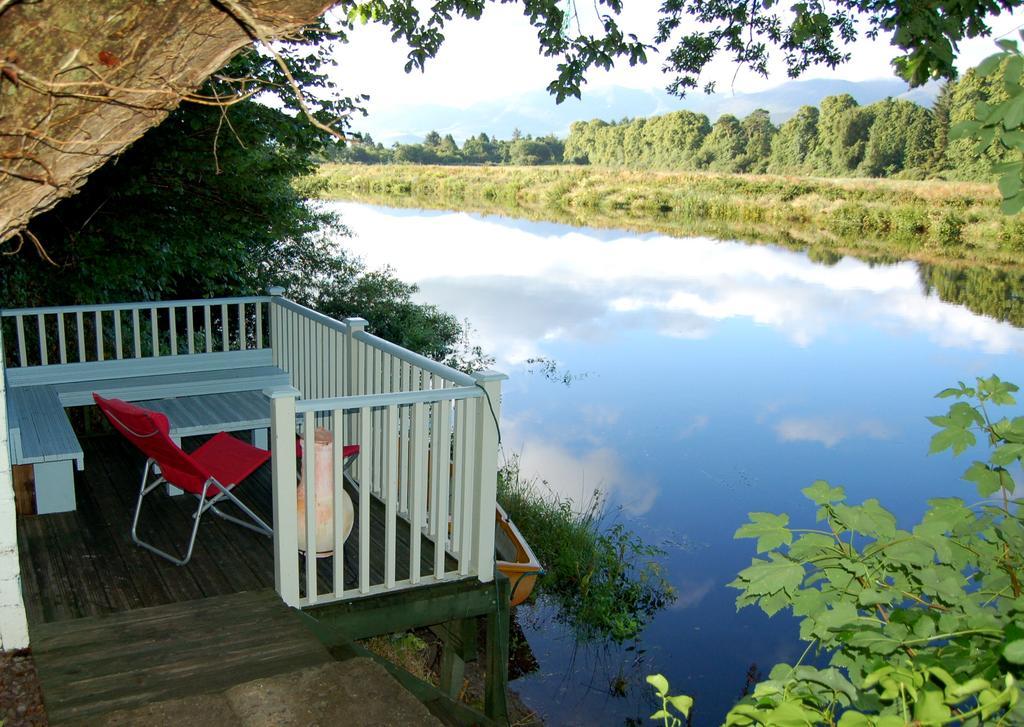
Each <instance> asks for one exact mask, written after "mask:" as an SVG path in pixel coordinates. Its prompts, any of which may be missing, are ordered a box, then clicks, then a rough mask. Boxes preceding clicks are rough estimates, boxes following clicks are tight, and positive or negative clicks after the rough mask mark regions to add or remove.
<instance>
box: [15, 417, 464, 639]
mask: <svg viewBox="0 0 1024 727" xmlns="http://www.w3.org/2000/svg"><path fill="white" fill-rule="evenodd" d="M82 441H83V447H84V449H85V452H86V455H87V458H88V462H89V466H88V467H87V468H86V470H85V471H84V472H80V473H78V474H77V479H76V493H77V498H78V502H79V509H78V510H77V511H76V512H73V513H59V514H54V515H42V516H28V517H20V518H19V520H18V539H19V544H20V547H19V553H20V558H21V566H22V572H23V579H24V583H25V587H24V594H25V599H26V607H27V610H28V617H29V622H30V623H32V624H36V623H42V622H52V621H59V620H63V619H70V618H79V617H82V616H87V615H90V614H99V613H115V612H119V611H124V610H130V609H138V608H143V607H149V606H158V605H162V604H168V603H174V602H179V601H190V600H194V599H198V598H203V597H211V596H222V595H226V594H229V593H234V592H239V591H249V590H257V589H261V588H265V587H268V586H270V587H272V586H273V584H274V552H273V541H272V540H271V539H270V538H267V537H266V536H263V535H260V534H258V533H255V532H252V531H250V530H247V529H245V528H240V527H238V526H237V525H234V524H232V523H229V522H225V521H223V520H221V519H220V518H218V517H216V516H214V515H213V514H212V513H207V514H206V515H205V516H204V517H203V521H202V523H201V525H200V528H199V536H198V538H197V541H196V550H195V553H194V554H193V558H192V561H191V562H190V563H188V564H187V565H186V566H183V567H179V566H175V565H173V564H171V563H169V562H167V561H165V560H163V559H162V558H160V557H158V556H156V555H154V554H152V553H150V552H148V551H146V550H144V549H142V548H140V547H139V546H137V545H136V544H135V543H134V542H132V540H131V537H130V528H131V518H132V514H133V510H134V506H135V500H136V498H137V496H138V483H139V478H140V476H141V473H142V467H143V464H144V458H143V457H142V456H141V455H140V454H139V453H138V452H136V451H135V450H134V449H133V448H132V447H131V445H129V444H128V443H126V442H124V441H123V440H122V439H121V438H119V437H117V436H116V435H109V436H107V435H104V436H96V437H88V438H83V440H82ZM195 445H196V442H195V441H188V440H186V442H185V447H186V449H191V448H193V447H194V446H195ZM347 487H348V489H349V494H350V495H352V496H353V500H354V501H355V502H358V500H359V498H358V497H357V496H356V491H355V490H354V489H353V488H352V487H351V485H347ZM239 496H240V497H241V498H242V500H243V501H244V502H246V503H247V504H248V505H250V506H251V507H252V508H253V510H254V511H255V512H256V513H257V514H258V515H259V516H260V517H262V518H264V520H266V521H267V522H270V521H271V519H272V507H271V473H270V468H269V466H264V467H263V468H261V469H259V470H257V471H256V472H255V473H253V475H252V476H251V477H250V478H249V479H248V480H246V482H245V483H244V484H243V485H242V487H241V488H240V489H239ZM194 502H195V500H194V499H193V498H191V497H187V496H179V497H168V496H166V495H165V493H163V492H154V493H152V494H151V495H150V496H149V497H147V498H146V504H145V506H144V508H143V518H142V525H143V527H141V528H140V534H141V535H143V537H149V538H151V539H152V540H153V542H154V544H155V545H157V546H158V547H162V548H170V547H177V548H180V547H182V545H183V544H184V543H185V542H186V541H187V537H188V526H189V524H190V517H191V512H192V510H191V508H192V506H193V503H194ZM372 504H373V507H372V511H371V517H370V524H371V537H370V542H371V548H372V553H371V558H370V568H371V574H370V582H371V584H378V583H383V580H384V552H385V549H384V517H385V510H384V506H383V504H382V503H380V502H379V501H378V500H376V499H373V500H372ZM356 527H358V518H357V519H356ZM397 532H398V547H397V549H396V550H397V552H396V564H397V575H398V578H399V579H402V578H405V577H407V576H408V562H409V555H408V554H409V527H408V524H407V523H406V522H405V521H404V520H399V523H398V527H397ZM358 542H359V537H358V532H357V531H353V534H352V535H350V536H349V538H348V540H347V541H346V543H345V549H344V557H345V581H346V584H345V585H346V589H352V588H355V587H356V586H357V577H358V557H357V553H356V548H357V544H358ZM421 550H422V562H423V566H422V573H423V574H424V575H427V574H431V573H432V572H433V543H432V542H431V541H430V540H429V539H428V538H425V537H424V539H423V543H422V547H421ZM297 557H298V556H297ZM300 563H301V559H300ZM332 565H333V563H332V558H321V559H319V560H318V563H317V570H318V581H319V588H320V592H321V593H323V594H326V593H329V592H330V589H331V586H332V583H331V580H330V579H331V572H332ZM454 567H456V562H455V560H454V559H451V558H449V568H454Z"/></svg>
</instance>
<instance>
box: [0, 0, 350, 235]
mask: <svg viewBox="0 0 1024 727" xmlns="http://www.w3.org/2000/svg"><path fill="white" fill-rule="evenodd" d="M335 1H336V0H335ZM333 4H334V2H332V1H331V0H224V2H223V3H220V2H214V0H163V1H162V2H157V1H156V0H73V1H70V2H69V1H68V0H36V1H35V2H20V1H19V0H0V243H3V242H5V241H10V240H11V239H12V238H15V241H13V242H12V244H14V245H17V244H19V243H18V242H17V238H19V237H20V234H21V233H22V232H23V231H24V229H25V227H26V225H27V224H28V222H29V220H30V219H32V217H33V216H35V215H36V214H38V213H40V212H43V211H45V210H48V209H50V208H51V207H53V206H54V205H55V204H57V202H58V201H60V200H61V199H63V198H65V197H69V196H71V195H72V194H74V193H75V191H76V190H77V189H78V188H79V187H81V186H82V184H83V183H84V182H85V180H86V178H87V177H88V176H89V175H90V174H91V173H92V172H94V171H95V170H96V169H98V168H99V167H100V166H102V165H103V164H104V163H105V162H106V161H107V160H108V159H110V158H111V157H113V156H116V155H117V154H119V153H121V152H122V151H124V149H125V148H126V147H127V146H128V145H129V144H131V143H132V142H133V141H135V140H136V139H137V138H139V137H140V136H142V134H143V133H145V132H146V130H148V129H149V128H151V127H153V126H156V125H157V124H159V123H160V122H161V121H163V119H164V118H165V117H166V116H167V114H168V113H170V111H172V110H173V109H174V108H175V107H176V106H177V105H178V104H179V103H180V102H181V101H182V99H183V98H185V97H187V96H188V94H190V93H191V92H194V91H195V90H196V88H198V87H199V85H200V84H201V83H202V82H203V81H204V80H205V79H206V78H207V77H208V76H209V75H210V74H212V73H213V72H215V71H216V70H217V69H219V68H221V67H222V66H224V64H225V63H227V61H228V60H229V59H230V58H231V56H233V55H234V54H235V53H236V52H237V51H238V50H239V49H240V48H242V47H244V46H245V45H247V44H249V43H250V42H252V36H251V35H250V26H251V24H252V23H253V21H255V22H256V23H258V26H259V28H260V35H261V36H267V35H271V34H272V35H273V36H274V37H280V36H282V35H284V34H287V33H289V32H292V31H294V30H296V29H297V28H299V27H301V26H302V25H305V24H307V23H309V22H311V21H313V20H315V19H316V18H317V17H318V16H319V15H321V14H322V13H323V12H325V10H326V9H327V8H328V7H330V6H331V5H333ZM232 8H234V10H235V14H232V11H231V9H232ZM236 15H241V16H244V18H245V20H246V21H248V24H247V23H244V22H243V21H242V20H240V19H239V18H238V17H236ZM10 246H11V245H8V246H7V247H10Z"/></svg>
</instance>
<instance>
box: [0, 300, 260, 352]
mask: <svg viewBox="0 0 1024 727" xmlns="http://www.w3.org/2000/svg"><path fill="white" fill-rule="evenodd" d="M270 301H271V298H270V297H267V296H247V297H236V298H218V299H201V300H176V301H150V302H140V303H109V304H98V305H74V306H54V307H49V308H16V309H7V310H0V326H2V331H3V338H4V340H5V341H6V342H7V353H6V355H5V361H3V363H4V364H5V365H6V366H7V367H24V366H47V365H49V364H58V363H59V364H66V363H75V362H86V361H106V360H118V359H133V358H134V359H140V358H151V357H158V356H177V355H179V354H196V353H211V352H213V351H237V350H243V349H259V348H264V347H266V346H268V345H269V343H270V341H269V338H268V335H267V324H266V319H267V317H268V316H267V306H269V305H270Z"/></svg>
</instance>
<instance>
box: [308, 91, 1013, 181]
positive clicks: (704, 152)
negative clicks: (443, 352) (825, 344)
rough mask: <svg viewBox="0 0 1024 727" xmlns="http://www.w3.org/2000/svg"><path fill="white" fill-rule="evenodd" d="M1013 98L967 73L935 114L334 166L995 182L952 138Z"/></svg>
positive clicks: (752, 120)
mask: <svg viewBox="0 0 1024 727" xmlns="http://www.w3.org/2000/svg"><path fill="white" fill-rule="evenodd" d="M1004 98H1005V91H1004V90H1003V83H1002V79H1001V78H1000V77H999V76H998V75H996V76H990V77H988V78H982V77H980V76H978V75H977V74H976V73H975V72H974V71H968V72H967V73H966V74H965V75H964V76H963V77H962V78H961V79H959V80H957V81H950V82H947V83H946V84H945V85H943V87H942V89H941V90H940V92H939V94H938V96H937V98H936V99H935V102H934V104H933V105H932V107H931V108H926V107H924V106H921V105H919V104H917V103H914V102H912V101H908V100H905V99H899V98H888V99H884V100H882V101H878V102H875V103H872V104H868V105H864V106H862V105H860V104H858V102H857V101H856V99H854V98H853V96H851V95H849V94H841V95H836V96H828V97H826V98H825V99H823V100H822V101H821V104H820V106H817V107H816V106H810V105H808V106H803V107H801V108H800V109H798V110H797V112H796V113H795V114H794V115H793V116H792V117H790V118H789V119H788V120H786V121H785V122H783V123H782V124H781V125H776V124H775V123H773V122H772V119H771V116H770V114H769V112H768V111H766V110H764V109H757V110H755V111H753V112H752V113H750V114H749V115H747V116H746V117H744V118H739V117H737V116H734V115H732V114H724V115H722V116H720V117H719V118H718V120H717V121H715V122H714V123H713V124H712V123H711V120H710V119H709V118H708V117H707V116H706V115H705V114H701V113H695V112H692V111H674V112H671V113H668V114H663V115H660V116H652V117H648V118H634V119H623V120H622V121H619V122H608V121H602V120H599V119H595V120H593V121H579V122H576V123H574V124H572V126H571V128H570V131H569V134H568V136H567V137H566V139H565V140H564V141H563V140H561V139H559V138H557V137H556V136H554V135H548V136H543V137H537V138H534V137H531V136H529V135H522V134H519V133H518V132H516V133H515V134H513V137H512V138H511V139H509V140H500V139H497V138H493V137H490V136H488V135H487V134H485V133H481V134H479V135H477V136H473V137H470V138H468V139H466V141H465V142H464V143H463V144H462V146H461V147H460V146H459V144H458V143H457V142H456V140H455V139H454V138H453V137H452V135H451V134H448V135H446V136H441V135H440V134H439V133H437V132H431V133H430V134H428V135H427V136H426V138H425V139H424V141H423V142H422V143H419V144H395V145H393V146H392V147H390V148H386V147H384V145H383V144H379V143H377V144H375V143H373V141H372V139H369V138H368V137H367V138H366V139H365V140H364V141H363V142H362V143H354V144H350V145H349V146H344V147H343V146H340V145H339V146H337V147H335V148H333V149H331V150H329V151H328V152H327V154H326V157H327V160H328V161H338V162H350V163H363V164H386V163H399V164H401V163H404V164H507V165H517V166H530V165H542V164H559V163H568V164H593V165H599V166H606V167H622V168H631V169H657V170H678V171H696V170H709V171H716V172H725V173H752V174H760V173H769V174H797V175H809V176H823V177H849V176H864V177H893V178H902V179H927V178H947V179H962V180H979V181H981V180H984V181H988V180H991V179H992V172H991V167H992V164H993V163H994V162H1000V161H1005V159H1003V158H1001V157H1000V156H997V155H1000V154H1001V155H1003V156H1005V155H1006V154H1008V153H1009V152H1007V151H1005V150H1003V151H1001V152H993V151H986V152H978V151H977V149H976V146H975V142H973V141H971V140H969V139H951V138H950V128H951V126H952V125H954V124H956V123H957V122H959V121H963V120H966V119H970V118H973V114H974V109H975V106H976V104H977V103H978V102H998V101H1001V100H1003V99H1004Z"/></svg>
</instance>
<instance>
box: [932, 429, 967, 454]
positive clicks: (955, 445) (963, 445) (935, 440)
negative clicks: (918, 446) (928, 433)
mask: <svg viewBox="0 0 1024 727" xmlns="http://www.w3.org/2000/svg"><path fill="white" fill-rule="evenodd" d="M977 442H978V440H977V439H976V438H975V436H974V432H971V431H968V430H966V429H960V428H958V427H954V426H950V427H947V428H946V429H943V430H942V431H940V432H936V434H935V436H933V437H932V441H931V446H929V448H928V453H929V454H935V453H936V452H941V451H943V450H946V449H950V448H952V449H953V454H960V453H962V452H963V451H964V450H965V449H967V448H968V447H972V446H974V445H975V444H977Z"/></svg>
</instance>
